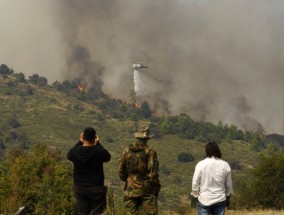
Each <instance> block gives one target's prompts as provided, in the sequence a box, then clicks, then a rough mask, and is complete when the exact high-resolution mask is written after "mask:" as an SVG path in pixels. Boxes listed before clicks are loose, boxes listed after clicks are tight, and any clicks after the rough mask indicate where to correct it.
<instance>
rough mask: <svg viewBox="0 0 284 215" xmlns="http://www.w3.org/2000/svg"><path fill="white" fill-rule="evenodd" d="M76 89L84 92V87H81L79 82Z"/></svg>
mask: <svg viewBox="0 0 284 215" xmlns="http://www.w3.org/2000/svg"><path fill="white" fill-rule="evenodd" d="M78 89H79V91H80V92H84V88H83V87H82V85H81V84H79V85H78Z"/></svg>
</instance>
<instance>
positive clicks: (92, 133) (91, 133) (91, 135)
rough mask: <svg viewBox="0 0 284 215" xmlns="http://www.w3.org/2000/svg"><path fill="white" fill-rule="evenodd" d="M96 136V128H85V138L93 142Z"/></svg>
mask: <svg viewBox="0 0 284 215" xmlns="http://www.w3.org/2000/svg"><path fill="white" fill-rule="evenodd" d="M95 138H96V130H95V129H94V128H92V127H87V128H85V129H84V133H83V139H85V140H87V141H89V142H91V143H93V142H94V140H95Z"/></svg>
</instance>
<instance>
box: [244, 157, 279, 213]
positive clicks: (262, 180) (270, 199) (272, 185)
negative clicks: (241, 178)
mask: <svg viewBox="0 0 284 215" xmlns="http://www.w3.org/2000/svg"><path fill="white" fill-rule="evenodd" d="M283 163H284V152H281V153H279V154H275V155H266V156H264V155H261V156H260V161H259V163H258V165H257V166H256V168H255V169H254V170H253V172H252V175H253V177H252V178H250V179H249V180H246V182H245V183H244V188H243V190H242V192H241V198H240V199H241V204H242V205H243V206H244V207H247V208H256V207H260V208H273V209H283V208H284V165H283Z"/></svg>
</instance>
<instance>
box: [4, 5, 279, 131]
mask: <svg viewBox="0 0 284 215" xmlns="http://www.w3.org/2000/svg"><path fill="white" fill-rule="evenodd" d="M0 6H1V9H2V11H1V14H0V27H1V40H0V47H1V49H0V61H1V62H3V63H6V64H8V65H9V66H11V67H13V68H14V69H15V70H16V72H20V71H22V72H25V73H38V74H41V75H44V76H46V77H47V78H48V79H49V80H50V81H54V80H56V79H60V80H63V79H67V78H72V77H73V78H77V76H76V75H78V73H77V69H76V68H78V67H81V64H80V63H81V62H78V61H76V66H74V65H73V64H72V62H71V66H70V59H72V58H70V56H74V50H76V48H77V47H84V48H85V53H88V55H87V56H88V61H87V64H88V65H89V67H87V68H88V69H86V71H84V76H88V74H89V75H90V77H91V78H90V79H88V80H95V79H99V80H100V81H101V83H103V85H102V88H103V90H104V91H106V92H107V93H110V94H112V95H113V96H115V97H117V98H125V97H127V96H128V95H129V92H130V91H131V90H133V70H132V68H131V64H133V63H135V62H137V61H143V62H145V63H146V64H148V65H150V66H151V67H150V69H148V70H147V72H146V73H145V75H147V78H150V79H148V80H150V81H145V83H144V85H143V86H144V87H146V88H147V90H148V92H150V93H148V95H147V96H146V97H144V98H145V99H147V100H149V103H150V104H151V107H152V108H158V109H159V108H160V109H163V108H164V109H166V110H167V112H170V113H172V114H178V113H180V112H185V113H188V114H190V115H191V116H192V117H193V118H195V119H200V120H204V119H206V120H208V121H213V122H217V121H219V120H222V121H223V123H234V124H237V125H238V126H241V127H242V128H246V129H257V128H259V124H261V125H262V126H263V127H264V129H265V130H266V131H267V132H278V133H284V122H283V120H282V119H283V118H284V112H283V109H284V97H283V96H282V92H283V90H284V89H283V88H284V85H283V81H284V73H283V69H284V63H283V62H284V61H283V57H284V29H283V28H282V23H283V21H284V15H283V10H284V1H281V0H274V1H267V0H238V1H236V0H214V1H210V0H179V1H172V0H156V1H150V0H145V1H136V0H134V1H126V0H119V1H118V0H96V1H93V0H87V1H84V3H82V2H78V1H75V0H60V1H55V0H43V1H40V3H39V2H37V1H36V0H25V1H24V2H23V1H20V0H1V1H0ZM11 14H12V16H11ZM2 32H3V33H2ZM67 62H69V63H67ZM85 63H86V62H85ZM80 74H81V73H80Z"/></svg>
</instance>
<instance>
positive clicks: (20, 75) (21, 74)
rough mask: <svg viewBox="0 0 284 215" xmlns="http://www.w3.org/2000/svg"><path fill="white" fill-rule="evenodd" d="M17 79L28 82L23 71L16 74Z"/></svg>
mask: <svg viewBox="0 0 284 215" xmlns="http://www.w3.org/2000/svg"><path fill="white" fill-rule="evenodd" d="M16 80H17V81H18V82H20V83H26V82H27V80H26V78H25V75H24V74H23V73H21V72H20V73H19V74H16Z"/></svg>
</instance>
